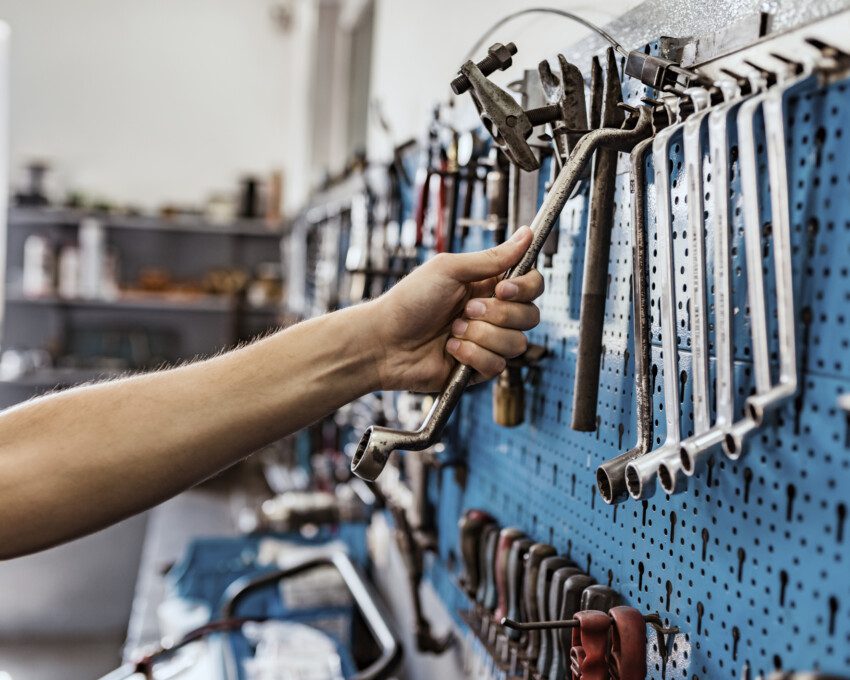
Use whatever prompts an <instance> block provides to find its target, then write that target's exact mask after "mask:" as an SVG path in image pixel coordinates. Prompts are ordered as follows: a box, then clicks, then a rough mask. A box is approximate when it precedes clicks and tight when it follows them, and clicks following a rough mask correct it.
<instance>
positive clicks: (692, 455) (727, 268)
mask: <svg viewBox="0 0 850 680" xmlns="http://www.w3.org/2000/svg"><path fill="white" fill-rule="evenodd" d="M739 105H740V102H730V103H728V104H722V105H721V106H719V107H717V108H716V109H715V110H713V111H712V112H711V113H710V114H709V115H708V143H709V149H710V154H711V172H712V174H713V175H714V183H715V186H716V187H717V189H716V190H715V191H714V216H713V220H714V244H715V245H714V337H715V348H716V354H717V366H716V371H717V374H716V376H715V400H716V401H715V418H714V425H713V426H712V428H711V429H709V430H708V431H706V432H704V433H702V434H696V433H695V434H694V436H693V437H690V438H688V439H686V440H685V441H683V442H682V446H681V450H680V451H679V457H680V463H681V468H682V472H684V473H685V474H686V475H688V476H693V475H694V474H695V473H696V472H697V470H699V469H700V468H701V462H702V461H704V460H705V459H706V456H707V454H708V453H710V452H711V450H712V449H713V448H714V447H715V446H717V445H719V444H720V443H721V442H722V441H723V437H724V436H725V434H726V428H727V427H729V425H731V424H732V422H733V420H734V408H735V385H734V357H733V354H732V332H733V328H732V277H731V268H732V260H731V255H730V254H731V250H730V233H731V229H730V227H731V224H730V222H729V192H728V190H727V187H728V186H729V118H730V116H732V115H734V113H735V112H736V111H737V109H738V106H739Z"/></svg>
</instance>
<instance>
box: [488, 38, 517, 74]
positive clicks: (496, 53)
mask: <svg viewBox="0 0 850 680" xmlns="http://www.w3.org/2000/svg"><path fill="white" fill-rule="evenodd" d="M515 52H516V48H514V52H511V50H510V47H509V46H507V45H503V44H502V43H496V44H494V45H491V46H490V48H489V49H488V50H487V54H489V55H490V56H491V57H493V58H494V59H495V60H496V61H498V62H499V66H498V68H499V69H500V70H505V69H506V68H508V67H509V66H510V65H511V57H512V56H513V54H514V53H515Z"/></svg>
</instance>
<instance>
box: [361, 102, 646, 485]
mask: <svg viewBox="0 0 850 680" xmlns="http://www.w3.org/2000/svg"><path fill="white" fill-rule="evenodd" d="M651 130H652V110H651V109H650V108H648V107H642V108H641V109H640V112H639V114H638V117H637V120H636V122H635V125H634V127H632V128H630V129H629V128H625V129H608V128H603V129H600V130H594V131H592V132H589V133H588V134H587V135H586V136H584V137H582V139H581V140H580V141H579V142H578V143H577V144H576V147H575V149H574V150H573V153H572V154H570V157H569V158H568V159H567V162H566V163H565V164H564V167H563V169H562V170H561V171H560V172H559V173H558V176H557V177H556V178H555V181H554V183H553V185H552V189H551V190H550V191H549V193H548V194H547V195H546V198H545V199H544V201H543V204H542V205H541V206H540V209H539V210H538V211H537V215H536V216H535V217H534V220H533V221H532V223H531V229H532V231H533V233H534V237H533V239H532V242H531V245H530V246H529V248H528V250H527V251H526V253H525V255H524V256H523V258H522V260H520V262H519V264H517V265H516V266H515V267H514V268H513V269H512V270H511V271H510V272H508V274H507V278H516V277H518V276H522V275H523V274H525V273H527V272H528V271H529V270H530V269H531V268H532V267H533V266H534V264H535V262H536V261H537V256H538V255H539V253H540V250H541V248H542V247H543V244H544V243H545V242H546V238H547V237H548V236H549V232H550V231H551V230H552V227H553V226H554V225H555V224H556V223H557V221H558V219H559V218H560V215H561V211H562V210H563V208H564V204H565V203H566V202H567V199H568V198H569V197H570V196H571V195H572V191H573V189H574V188H575V185H576V183H577V182H578V181H579V180H580V179H581V175H582V173H583V171H584V168H585V167H586V166H587V164H588V163H589V162H590V160H591V158H592V157H593V154H594V152H595V151H596V149H598V148H600V147H603V146H604V147H613V148H617V149H620V150H630V148H631V147H633V146H634V145H635V144H637V143H638V142H639V141H641V140H642V139H644V138H646V137H647V136H648V135H649V134H650V133H651ZM472 374H473V371H472V369H471V368H470V367H469V366H466V365H464V364H458V365H457V366H455V368H454V370H453V371H452V373H451V375H450V376H449V380H448V382H447V383H446V386H445V387H444V388H443V391H442V393H440V394H439V395H438V396H437V397H436V399H435V400H434V405H433V406H432V407H431V410H430V412H429V413H428V415H427V416H426V418H425V422H424V423H423V424H422V426H421V427H420V428H419V429H418V430H416V431H413V432H410V431H405V430H396V429H392V428H388V427H380V426H377V425H373V426H371V427H369V428H368V429H367V430H366V432H365V433H364V434H363V437H362V438H361V440H360V443H359V444H358V446H357V451H356V453H355V454H354V458H353V459H352V461H351V470H352V472H354V474H356V475H357V476H358V477H361V478H363V479H366V480H368V481H374V480H375V479H377V477H378V475H380V474H381V472H382V471H383V469H384V467H385V466H386V464H387V461H388V460H389V456H390V454H391V453H392V452H393V451H395V450H396V449H402V450H407V451H422V450H424V449H427V448H428V447H430V446H432V445H433V444H434V443H435V442H436V441H437V440H438V439H439V437H440V434H441V433H442V431H443V428H444V427H445V425H446V422H447V421H448V419H449V416H450V415H451V414H452V411H454V408H455V406H457V403H458V401H460V398H461V396H462V395H463V390H464V388H465V387H466V385H467V383H468V382H469V380H470V379H471V378H472Z"/></svg>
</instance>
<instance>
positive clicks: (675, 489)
mask: <svg viewBox="0 0 850 680" xmlns="http://www.w3.org/2000/svg"><path fill="white" fill-rule="evenodd" d="M658 483H659V484H660V485H661V488H662V489H663V490H664V493H667V494H670V495H671V496H672V495H673V494H675V493H680V492H681V491H684V490H685V489H686V488H687V486H688V482H687V477H685V475H684V474H683V472H682V463H681V456H680V457H679V458H674V459H670V460H665V461H664V462H663V463H661V465H659V466H658Z"/></svg>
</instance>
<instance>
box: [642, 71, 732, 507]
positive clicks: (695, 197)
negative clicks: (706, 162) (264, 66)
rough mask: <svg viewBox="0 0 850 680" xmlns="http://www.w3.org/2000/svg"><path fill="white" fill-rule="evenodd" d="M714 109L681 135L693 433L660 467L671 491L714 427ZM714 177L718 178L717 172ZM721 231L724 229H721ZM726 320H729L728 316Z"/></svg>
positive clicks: (727, 87)
mask: <svg viewBox="0 0 850 680" xmlns="http://www.w3.org/2000/svg"><path fill="white" fill-rule="evenodd" d="M716 85H717V87H718V89H719V90H720V91H721V93H723V98H724V101H726V100H728V99H730V98H731V97H732V96H735V94H736V93H737V92H739V88H738V87H737V85H734V86H733V85H732V83H731V82H729V81H725V82H720V83H717V84H716ZM709 104H710V102H709ZM712 113H715V111H710V110H709V108H708V105H706V106H705V108H703V109H702V110H700V111H698V112H696V113H694V114H693V115H692V116H691V117H690V118H688V119H687V120H686V121H685V126H684V133H683V135H682V138H683V147H684V155H685V174H686V181H687V195H688V242H689V246H690V252H691V258H692V265H691V310H690V314H691V374H692V380H693V390H692V396H693V415H694V433H693V435H692V436H691V437H689V438H688V439H685V440H684V441H683V442H682V443H681V446H680V452H679V455H677V456H675V457H671V458H669V459H666V460H664V461H662V462H661V464H660V465H659V467H658V481H659V483H660V484H661V488H662V489H664V491H665V493H668V494H674V493H678V492H680V491H683V490H684V489H685V487H686V486H687V483H686V478H685V476H684V475H683V474H682V472H683V469H682V463H681V449H682V447H686V446H688V443H689V442H691V441H692V440H693V439H695V438H698V437H701V436H703V435H705V433H706V432H708V431H709V430H710V429H711V413H710V409H709V393H708V392H709V389H708V382H709V381H708V355H709V348H708V299H707V295H706V289H705V288H706V280H707V275H706V256H705V203H704V195H705V187H704V184H703V164H702V139H703V129H704V127H705V126H704V122H705V120H706V118H708V119H709V121H710V116H711V114H712ZM712 167H713V166H712ZM725 174H726V173H723V175H724V180H723V181H724V184H718V185H717V186H719V187H721V189H720V190H719V191H716V192H715V195H717V194H720V195H721V196H723V197H724V198H725V197H726V195H727V192H726V181H727V180H726V178H725ZM715 179H717V177H716V176H715ZM715 224H718V223H715ZM720 231H722V229H721V230H720ZM727 242H728V239H727ZM727 247H728V243H727ZM727 252H728V251H727ZM727 260H728V257H727ZM719 269H722V270H724V275H725V276H726V278H727V279H728V268H727V267H726V266H725V265H724V264H723V263H721V264H720V267H719ZM717 274H718V272H717V268H716V269H715V276H717ZM724 321H728V319H726V320H724ZM718 442H719V440H718Z"/></svg>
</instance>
